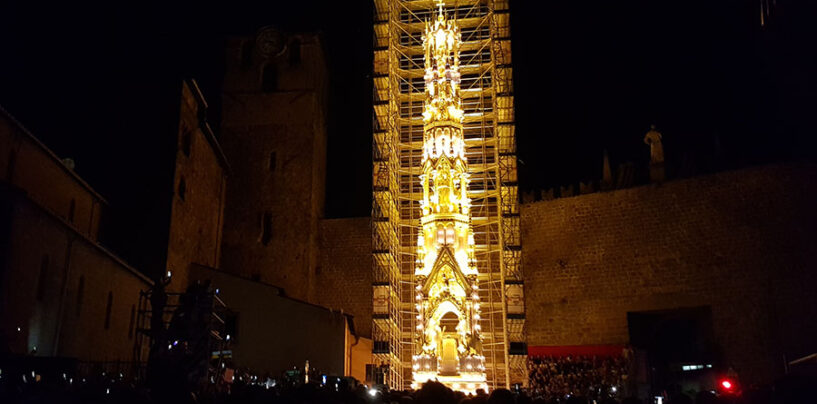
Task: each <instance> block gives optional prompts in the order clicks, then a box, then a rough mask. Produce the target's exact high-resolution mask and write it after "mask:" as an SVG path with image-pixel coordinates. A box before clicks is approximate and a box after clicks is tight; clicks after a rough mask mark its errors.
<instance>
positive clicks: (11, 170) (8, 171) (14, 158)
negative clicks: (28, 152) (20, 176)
mask: <svg viewBox="0 0 817 404" xmlns="http://www.w3.org/2000/svg"><path fill="white" fill-rule="evenodd" d="M8 164H9V165H8V167H6V180H8V181H9V182H11V177H12V176H14V166H15V165H17V151H16V150H12V151H11V155H10V156H9V161H8Z"/></svg>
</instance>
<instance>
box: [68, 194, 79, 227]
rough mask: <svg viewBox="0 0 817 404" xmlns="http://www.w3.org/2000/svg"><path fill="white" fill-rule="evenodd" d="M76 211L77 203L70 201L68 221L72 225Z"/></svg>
mask: <svg viewBox="0 0 817 404" xmlns="http://www.w3.org/2000/svg"><path fill="white" fill-rule="evenodd" d="M76 209H77V201H76V200H74V199H71V203H70V204H68V221H69V222H71V223H74V211H75V210H76Z"/></svg>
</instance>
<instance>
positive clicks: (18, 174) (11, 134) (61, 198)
mask: <svg viewBox="0 0 817 404" xmlns="http://www.w3.org/2000/svg"><path fill="white" fill-rule="evenodd" d="M0 180H2V181H4V182H6V183H9V184H12V185H14V186H15V187H18V188H20V189H23V190H25V192H26V194H28V196H29V197H30V198H31V199H33V200H34V201H36V202H37V204H39V205H40V206H42V207H44V208H45V209H48V210H49V211H51V212H54V213H55V214H56V215H57V216H59V217H61V218H63V219H65V220H66V221H68V222H69V223H71V225H72V226H73V227H74V228H75V229H76V230H77V231H80V232H82V233H83V234H85V235H86V236H88V237H90V238H92V239H94V240H96V239H97V237H98V234H99V221H100V215H101V211H102V206H103V205H104V204H105V200H104V199H103V198H102V197H101V196H100V195H99V194H97V193H96V192H95V191H94V190H93V189H92V188H91V187H90V186H89V185H88V184H87V183H86V182H85V181H83V180H82V178H80V177H79V176H78V175H77V174H76V173H74V171H73V170H72V169H71V168H70V167H68V166H66V165H65V164H63V162H62V161H61V160H60V159H59V157H57V155H55V154H54V153H53V152H52V151H51V150H49V149H48V148H47V147H46V146H45V145H43V144H42V143H41V142H40V141H39V140H38V139H37V138H35V137H34V136H33V135H32V134H31V133H29V132H28V130H26V129H25V128H24V127H23V126H22V125H21V124H20V123H19V122H17V121H16V120H15V119H14V117H12V116H11V115H10V114H8V113H7V112H6V111H5V110H4V109H2V108H0Z"/></svg>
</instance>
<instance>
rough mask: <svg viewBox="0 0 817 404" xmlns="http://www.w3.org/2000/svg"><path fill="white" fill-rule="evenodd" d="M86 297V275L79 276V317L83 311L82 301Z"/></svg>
mask: <svg viewBox="0 0 817 404" xmlns="http://www.w3.org/2000/svg"><path fill="white" fill-rule="evenodd" d="M84 299H85V275H80V276H79V285H77V317H79V315H80V313H82V301H83V300H84Z"/></svg>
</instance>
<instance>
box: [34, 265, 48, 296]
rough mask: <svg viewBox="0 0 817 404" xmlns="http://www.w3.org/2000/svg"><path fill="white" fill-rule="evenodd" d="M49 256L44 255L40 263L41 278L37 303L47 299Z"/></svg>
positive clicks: (38, 284)
mask: <svg viewBox="0 0 817 404" xmlns="http://www.w3.org/2000/svg"><path fill="white" fill-rule="evenodd" d="M48 261H49V260H48V255H47V254H46V255H43V258H42V260H41V261H40V278H39V279H38V280H37V301H40V302H41V301H43V299H44V298H45V286H46V283H47V282H48Z"/></svg>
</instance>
